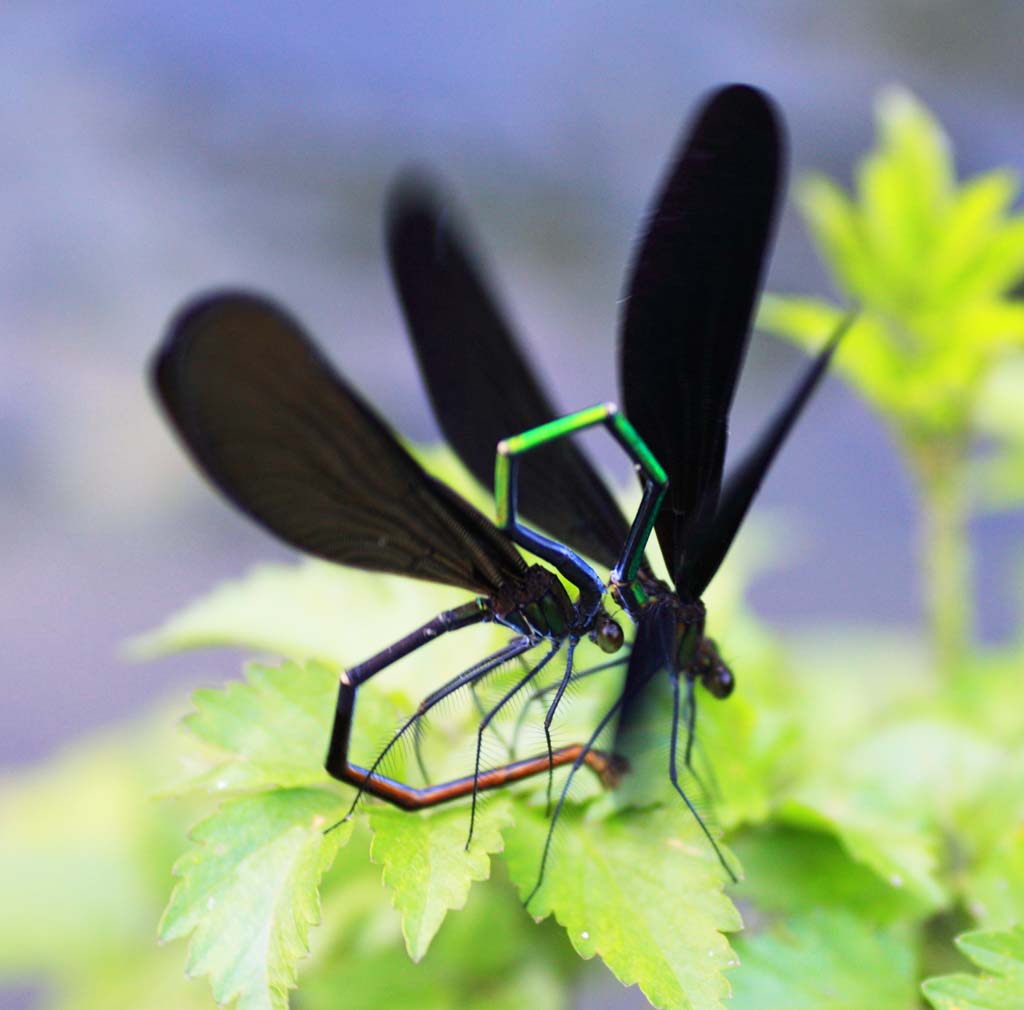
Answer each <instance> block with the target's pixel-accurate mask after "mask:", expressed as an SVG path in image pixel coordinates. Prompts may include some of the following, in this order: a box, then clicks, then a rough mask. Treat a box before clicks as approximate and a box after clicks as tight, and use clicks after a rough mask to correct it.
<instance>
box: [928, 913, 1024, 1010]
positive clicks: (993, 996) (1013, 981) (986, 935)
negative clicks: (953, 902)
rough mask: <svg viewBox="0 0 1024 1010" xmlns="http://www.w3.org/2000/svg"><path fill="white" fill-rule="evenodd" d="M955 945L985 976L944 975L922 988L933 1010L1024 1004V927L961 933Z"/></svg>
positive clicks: (1007, 1008)
mask: <svg viewBox="0 0 1024 1010" xmlns="http://www.w3.org/2000/svg"><path fill="white" fill-rule="evenodd" d="M956 943H957V946H958V947H959V948H960V949H961V950H962V951H963V952H964V953H965V954H966V955H967V956H968V957H969V958H970V959H971V960H972V961H973V962H974V963H975V964H976V965H977V966H978V967H979V968H981V969H982V970H983V971H984V972H985V974H984V975H967V974H956V975H943V976H941V977H939V978H932V979H929V980H928V981H927V982H925V983H924V985H923V986H922V990H923V991H924V994H925V996H927V997H928V1001H929V1002H930V1003H931V1004H932V1006H933V1007H935V1010H1015V1008H1017V1007H1020V1006H1022V1005H1024V928H1022V927H1020V926H1017V927H1016V928H1014V929H1009V930H1004V931H1001V932H980V931H979V932H975V933H964V934H963V936H959V937H957V941H956Z"/></svg>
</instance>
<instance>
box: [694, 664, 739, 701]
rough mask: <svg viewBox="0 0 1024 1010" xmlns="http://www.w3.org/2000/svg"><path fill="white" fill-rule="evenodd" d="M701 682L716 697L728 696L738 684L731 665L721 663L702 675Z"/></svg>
mask: <svg viewBox="0 0 1024 1010" xmlns="http://www.w3.org/2000/svg"><path fill="white" fill-rule="evenodd" d="M701 683H702V684H703V685H704V687H705V688H707V690H708V692H709V693H710V694H711V695H713V696H714V697H715V698H728V697H729V695H730V694H732V689H733V688H734V687H735V686H736V678H735V677H734V676H733V675H732V670H730V669H729V667H727V666H726V665H725V664H724V663H719V664H718V666H716V667H714V668H713V669H711V670H708V671H707V673H705V674H704V675H703V676H702V677H701Z"/></svg>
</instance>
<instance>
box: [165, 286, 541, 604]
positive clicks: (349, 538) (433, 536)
mask: <svg viewBox="0 0 1024 1010" xmlns="http://www.w3.org/2000/svg"><path fill="white" fill-rule="evenodd" d="M153 381H154V385H155V387H156V391H157V394H158V395H159V397H160V400H161V401H162V403H163V405H164V407H165V409H166V411H167V414H168V415H169V417H170V419H171V421H172V422H173V424H174V427H175V428H176V429H177V431H178V434H179V435H180V436H181V439H182V441H183V442H184V443H185V446H186V447H187V448H188V449H189V450H190V452H191V454H192V456H193V458H194V459H195V461H196V462H197V463H198V464H199V466H200V468H201V469H202V470H203V471H204V472H205V474H206V475H207V477H209V478H210V480H212V481H213V483H214V484H216V485H217V487H219V488H220V490H221V491H223V492H224V494H225V495H227V497H228V498H229V499H231V501H232V502H234V504H235V505H237V506H238V508H240V509H241V510H242V511H243V512H245V513H247V514H248V515H249V516H251V517H252V518H253V519H255V520H256V521H257V522H258V523H260V524H261V525H262V526H264V527H266V529H268V530H269V531H270V532H271V533H274V534H275V535H276V536H278V537H280V538H281V539H282V540H284V541H285V542H286V543H288V544H291V545H292V546H293V547H297V548H299V550H302V551H306V552H308V553H310V554H315V555H317V556H319V557H322V558H326V559H327V560H329V561H337V562H339V563H341V564H345V565H352V566H354V567H356V568H366V569H371V570H374V571H383V572H393V573H396V574H401V575H409V576H413V577H415V578H421V579H428V580H430V581H433V582H442V583H446V584H448V585H454V586H463V587H465V588H466V589H470V590H473V591H474V592H480V593H488V594H490V593H493V592H495V591H496V590H497V589H498V588H499V586H500V585H501V584H502V582H503V581H504V580H505V579H506V578H508V577H515V576H516V575H518V574H519V573H520V572H522V571H523V570H524V568H525V565H524V562H523V560H522V558H521V557H520V556H519V554H518V553H517V552H516V550H515V549H514V548H513V547H512V546H511V545H510V544H509V543H508V542H507V541H506V540H505V538H504V537H503V536H502V535H501V534H500V533H499V532H498V531H497V530H496V529H495V528H494V526H493V525H492V524H491V523H489V522H488V520H487V519H486V518H485V517H484V516H483V515H481V514H480V513H479V512H477V511H476V510H475V509H474V508H472V507H471V506H470V505H469V504H467V503H466V502H464V501H463V500H462V499H461V498H459V497H458V496H457V495H456V494H455V493H454V492H453V491H451V490H450V489H449V488H447V487H446V486H445V485H443V484H441V483H440V482H439V481H436V480H434V479H433V478H432V477H430V476H429V475H428V474H427V473H425V472H424V470H423V469H422V468H421V467H420V466H419V464H418V463H416V461H415V460H414V459H413V458H412V457H411V456H410V455H409V454H408V453H407V452H406V451H405V450H404V449H403V448H402V447H401V446H400V445H399V444H398V442H397V441H396V440H395V438H394V436H393V435H392V434H391V432H390V431H388V429H387V428H386V427H384V425H383V424H382V423H381V422H380V420H379V419H378V418H377V417H376V415H375V414H374V413H373V411H372V410H371V409H370V408H369V407H368V406H367V405H366V404H365V403H364V402H363V401H362V400H361V399H360V397H359V396H358V395H357V394H356V393H355V392H354V391H353V390H352V389H350V388H349V387H348V385H347V384H346V383H345V382H344V381H343V380H342V379H341V377H340V376H339V375H337V374H336V373H335V372H334V371H333V370H332V369H331V367H330V365H328V363H327V362H326V361H325V360H324V359H323V358H322V357H321V356H320V354H319V353H318V351H317V350H316V348H315V347H314V346H313V345H312V344H311V343H310V342H309V340H308V339H307V338H306V336H305V334H304V333H303V332H302V330H301V329H300V328H299V325H298V324H297V323H296V322H295V321H294V320H292V319H291V318H290V317H289V316H288V315H287V314H286V313H284V312H283V311H282V310H281V309H280V308H278V307H276V306H275V305H273V304H272V303H271V302H269V301H266V300H264V299H262V298H259V297H255V296H252V295H247V294H238V293H224V294H218V295H214V296H211V297H207V298H202V299H200V300H199V301H197V302H195V303H193V304H192V305H190V306H188V307H187V308H186V309H185V310H184V311H182V312H181V313H180V314H179V315H178V316H177V317H176V318H175V319H174V320H173V321H172V323H171V326H170V329H169V332H168V334H167V336H166V338H165V340H164V343H163V345H162V346H161V348H160V349H159V351H158V353H157V355H156V359H155V361H154V364H153Z"/></svg>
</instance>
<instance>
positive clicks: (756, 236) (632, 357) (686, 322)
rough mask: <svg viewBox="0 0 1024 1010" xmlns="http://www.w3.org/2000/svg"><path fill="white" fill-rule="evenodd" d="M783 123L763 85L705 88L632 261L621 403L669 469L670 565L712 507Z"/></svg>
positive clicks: (775, 189) (666, 527)
mask: <svg viewBox="0 0 1024 1010" xmlns="http://www.w3.org/2000/svg"><path fill="white" fill-rule="evenodd" d="M781 132H782V127H781V123H780V121H779V116H778V114H777V113H776V111H775V108H774V106H773V105H772V103H771V101H770V100H769V99H768V98H767V97H766V96H765V95H764V94H762V93H761V92H760V91H757V90H755V89H754V88H750V87H747V86H744V85H732V86H730V87H726V88H722V89H721V90H719V91H716V92H714V93H713V94H712V95H711V97H710V98H709V99H708V100H707V101H706V102H705V104H704V106H703V108H702V109H701V111H700V113H699V114H698V116H697V119H696V122H695V123H694V126H693V128H692V129H691V131H690V133H689V136H688V137H687V139H686V140H685V142H684V143H683V146H682V149H681V152H680V153H679V154H678V155H677V156H676V158H675V161H674V162H673V165H672V168H671V170H670V171H669V174H668V177H667V179H666V180H665V182H664V184H663V185H662V189H661V192H660V194H659V196H658V198H657V201H656V202H655V204H654V210H653V213H652V214H651V218H650V224H649V225H648V227H647V230H646V233H645V234H644V236H643V238H642V240H641V242H640V246H639V249H638V250H637V253H636V256H635V259H634V262H633V268H632V272H631V275H630V278H629V283H628V287H627V296H626V301H625V307H624V311H623V317H622V327H621V328H622V344H621V349H620V354H621V372H622V384H623V403H624V405H625V411H626V416H627V417H628V418H629V419H630V420H631V421H632V422H633V424H634V425H635V427H636V429H637V431H638V432H639V433H640V435H641V437H642V438H643V439H644V440H645V441H646V443H647V445H648V446H649V448H650V449H651V451H652V452H653V453H654V455H655V457H656V458H657V459H658V460H659V461H660V462H661V464H662V466H664V467H665V470H666V472H667V473H668V477H669V492H668V498H667V499H666V503H665V505H664V506H663V508H662V511H661V515H660V517H659V519H658V523H657V527H656V528H657V533H658V541H659V543H660V544H661V550H662V553H663V554H664V556H665V562H666V564H667V566H668V570H669V571H670V572H675V571H676V570H677V569H678V567H679V565H680V562H681V561H682V560H683V555H684V553H685V551H686V549H687V547H688V538H689V536H690V535H691V533H692V531H693V530H694V529H696V528H699V527H700V526H701V525H703V523H704V522H705V521H707V518H708V517H710V516H712V515H714V513H715V510H716V508H717V504H718V496H719V492H720V488H721V481H722V465H723V461H724V459H725V443H726V428H727V422H728V415H729V408H730V406H731V404H732V398H733V393H734V391H735V388H736V380H737V376H738V375H739V371H740V367H741V366H742V363H743V356H744V353H745V351H746V346H747V338H748V334H749V330H750V319H751V314H752V312H753V308H754V300H755V297H756V295H757V291H758V288H759V286H760V282H761V276H762V272H763V266H764V261H765V254H766V252H767V249H768V245H769V242H770V239H771V235H772V231H773V224H774V219H775V212H776V204H777V196H778V193H779V190H780V187H781V176H782V172H783V166H782V161H783V155H782V148H783V138H782V136H781Z"/></svg>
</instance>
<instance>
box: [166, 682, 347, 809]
mask: <svg viewBox="0 0 1024 1010" xmlns="http://www.w3.org/2000/svg"><path fill="white" fill-rule="evenodd" d="M337 694H338V674H337V672H336V671H334V670H332V669H330V668H329V667H326V666H324V665H322V664H320V663H309V664H307V665H306V666H299V665H298V664H296V663H285V664H283V665H282V666H280V667H268V666H260V665H256V664H254V665H252V666H249V667H248V668H247V670H246V679H245V680H244V681H235V682H233V683H229V684H228V685H227V686H226V687H224V688H223V689H222V690H200V691H196V692H195V694H194V695H193V696H192V701H193V703H194V705H195V708H196V710H195V712H193V713H192V714H190V715H189V716H188V717H187V718H186V719H185V725H186V727H187V728H188V730H189V731H190V732H191V733H192V734H193V735H194V736H195V737H197V738H198V739H199V740H202V741H204V742H206V743H209V744H213V745H214V746H215V747H216V748H219V749H220V750H222V751H225V752H227V754H228V755H230V756H229V757H228V759H227V760H226V761H219V762H218V763H217V764H216V765H215V767H214V768H213V769H212V770H210V771H209V772H207V773H205V774H204V775H202V776H200V777H199V778H198V779H196V780H194V781H193V782H192V783H191V786H192V787H193V788H207V789H209V790H210V791H213V792H224V791H228V790H240V789H248V790H255V789H264V788H267V787H269V786H281V787H291V786H305V785H322V784H325V783H328V782H331V781H332V780H331V779H330V778H329V777H328V775H327V773H326V772H325V771H324V767H323V765H324V755H325V754H326V753H327V744H328V740H329V737H330V730H331V725H330V720H331V718H332V716H333V713H334V708H335V703H336V700H337Z"/></svg>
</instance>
